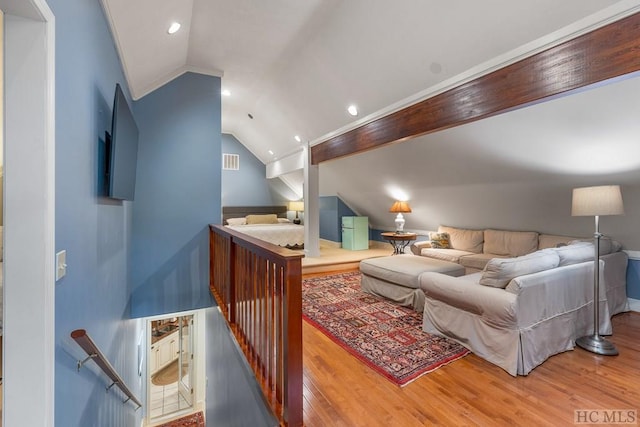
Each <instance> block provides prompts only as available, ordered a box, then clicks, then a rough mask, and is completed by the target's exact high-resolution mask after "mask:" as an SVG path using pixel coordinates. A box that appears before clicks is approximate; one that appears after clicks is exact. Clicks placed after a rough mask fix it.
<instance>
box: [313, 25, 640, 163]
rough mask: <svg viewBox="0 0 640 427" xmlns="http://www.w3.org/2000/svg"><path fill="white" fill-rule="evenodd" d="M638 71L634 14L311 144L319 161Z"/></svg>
mask: <svg viewBox="0 0 640 427" xmlns="http://www.w3.org/2000/svg"><path fill="white" fill-rule="evenodd" d="M638 70H640V13H636V14H634V15H631V16H629V17H627V18H624V19H622V20H620V21H617V22H614V23H612V24H609V25H606V26H604V27H602V28H599V29H596V30H594V31H592V32H589V33H587V34H584V35H582V36H579V37H577V38H575V39H572V40H569V41H567V42H565V43H562V44H560V45H558V46H555V47H552V48H550V49H548V50H545V51H543V52H540V53H537V54H535V55H533V56H530V57H528V58H525V59H523V60H521V61H518V62H515V63H513V64H511V65H508V66H506V67H504V68H501V69H499V70H496V71H494V72H491V73H489V74H486V75H484V76H482V77H479V78H477V79H475V80H472V81H470V82H467V83H464V84H462V85H460V86H457V87H455V88H453V89H450V90H448V91H446V92H443V93H441V94H438V95H436V96H434V97H431V98H428V99H425V100H424V101H420V102H418V103H416V104H414V105H411V106H409V107H406V108H404V109H402V110H399V111H396V112H394V113H392V114H389V115H387V116H385V117H381V118H379V119H376V120H374V121H372V122H370V123H367V124H364V125H362V126H360V127H358V128H356V129H353V130H351V131H349V132H346V133H344V134H342V135H338V136H335V137H332V138H330V139H328V140H326V141H323V142H321V143H319V144H317V145H315V146H313V147H312V148H311V163H312V164H314V165H317V164H319V163H321V162H324V161H328V160H332V159H336V158H339V157H344V156H348V155H351V154H356V153H359V152H363V151H367V150H371V149H374V148H378V147H382V146H385V145H388V144H392V143H397V142H401V141H405V140H407V139H410V138H414V137H417V136H420V135H425V134H428V133H432V132H436V131H439V130H444V129H448V128H451V127H454V126H458V125H461V124H465V123H470V122H472V121H475V120H480V119H483V118H487V117H491V116H493V115H496V114H499V113H503V112H506V111H510V110H514V109H516V108H521V107H524V106H527V105H532V104H535V103H538V102H541V101H542V100H545V99H549V98H552V97H556V96H559V95H562V94H566V93H567V92H570V91H573V90H576V89H579V88H584V87H586V86H589V85H593V84H596V83H599V82H603V81H606V80H609V79H612V78H615V77H619V76H623V75H625V74H629V73H633V72H636V71H638Z"/></svg>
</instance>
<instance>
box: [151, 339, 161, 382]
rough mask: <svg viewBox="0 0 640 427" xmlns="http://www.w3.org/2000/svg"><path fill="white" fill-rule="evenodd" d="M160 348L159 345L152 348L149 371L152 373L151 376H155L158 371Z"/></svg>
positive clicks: (156, 344)
mask: <svg viewBox="0 0 640 427" xmlns="http://www.w3.org/2000/svg"><path fill="white" fill-rule="evenodd" d="M159 350H160V348H159V347H158V343H155V344H154V345H152V346H151V353H149V370H150V371H151V375H153V374H155V373H156V371H157V370H158V351H159Z"/></svg>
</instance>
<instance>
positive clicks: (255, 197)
mask: <svg viewBox="0 0 640 427" xmlns="http://www.w3.org/2000/svg"><path fill="white" fill-rule="evenodd" d="M222 152H223V153H229V154H238V155H239V157H240V169H239V170H223V171H222V206H275V205H285V204H286V203H287V199H286V198H285V197H283V195H282V194H280V192H279V188H280V187H281V186H282V184H281V181H280V180H279V179H277V178H274V179H267V176H266V175H267V171H266V166H265V165H264V163H262V162H261V161H260V160H259V159H258V158H257V157H256V156H254V155H253V154H252V153H251V151H249V150H247V149H246V147H245V146H244V145H242V143H240V141H238V140H237V139H236V137H235V136H233V135H230V134H227V133H224V134H222Z"/></svg>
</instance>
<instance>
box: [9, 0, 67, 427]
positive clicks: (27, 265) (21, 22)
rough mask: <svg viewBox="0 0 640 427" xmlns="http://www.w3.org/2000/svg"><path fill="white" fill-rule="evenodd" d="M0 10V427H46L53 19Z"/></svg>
mask: <svg viewBox="0 0 640 427" xmlns="http://www.w3.org/2000/svg"><path fill="white" fill-rule="evenodd" d="M0 8H1V9H3V10H4V11H5V13H6V15H5V47H6V50H5V82H6V86H5V129H4V133H5V139H4V141H5V153H4V160H5V164H6V166H5V170H4V173H5V192H4V207H5V217H4V301H3V309H4V331H3V344H4V345H3V347H4V362H3V363H4V366H3V374H4V377H3V386H4V388H5V390H4V396H3V398H4V402H3V411H2V415H3V420H2V425H3V426H7V427H12V426H27V425H28V426H50V425H53V419H54V417H53V412H54V409H53V396H54V393H53V390H54V374H53V372H54V369H53V362H54V356H53V354H54V352H53V349H54V328H53V326H54V276H53V273H54V268H53V255H54V254H53V252H54V222H53V219H54V210H53V208H54V187H53V184H54V124H53V115H54V81H53V75H54V62H53V51H54V38H53V37H54V36H53V35H54V27H53V15H52V14H51V12H50V10H49V9H48V7H47V6H46V3H44V1H42V0H31V1H24V0H3V1H0ZM24 14H26V15H28V16H29V17H31V18H33V17H35V18H36V19H35V20H34V19H30V18H24V17H23V16H21V15H24Z"/></svg>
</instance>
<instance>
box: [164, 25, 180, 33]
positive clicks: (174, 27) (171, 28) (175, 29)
mask: <svg viewBox="0 0 640 427" xmlns="http://www.w3.org/2000/svg"><path fill="white" fill-rule="evenodd" d="M179 29H180V23H178V22H172V23H171V25H170V26H169V29H168V30H167V33H169V34H175V33H177V32H178V30H179Z"/></svg>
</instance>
